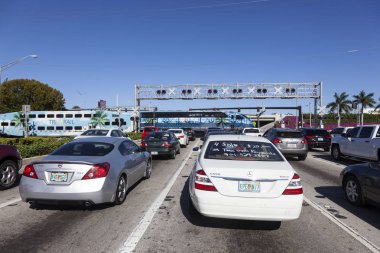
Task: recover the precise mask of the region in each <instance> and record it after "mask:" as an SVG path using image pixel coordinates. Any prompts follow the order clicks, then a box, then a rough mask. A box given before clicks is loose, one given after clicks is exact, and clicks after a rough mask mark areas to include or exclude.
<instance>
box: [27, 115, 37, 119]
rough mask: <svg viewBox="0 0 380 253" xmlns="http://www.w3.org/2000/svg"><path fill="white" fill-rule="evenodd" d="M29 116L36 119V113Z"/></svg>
mask: <svg viewBox="0 0 380 253" xmlns="http://www.w3.org/2000/svg"><path fill="white" fill-rule="evenodd" d="M28 117H29V119H34V118H36V115H35V114H29V115H28Z"/></svg>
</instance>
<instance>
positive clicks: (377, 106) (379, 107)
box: [375, 98, 380, 111]
mask: <svg viewBox="0 0 380 253" xmlns="http://www.w3.org/2000/svg"><path fill="white" fill-rule="evenodd" d="M377 109H380V98H379V103H378V104H377V105H376V107H375V111H377Z"/></svg>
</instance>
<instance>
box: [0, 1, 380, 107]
mask: <svg viewBox="0 0 380 253" xmlns="http://www.w3.org/2000/svg"><path fill="white" fill-rule="evenodd" d="M0 34H1V42H0V43H1V44H0V45H1V47H0V64H1V65H3V64H6V63H8V62H10V61H12V60H14V59H17V58H20V57H22V56H25V55H29V54H38V56H39V58H37V59H28V60H26V61H23V62H22V63H20V64H17V65H15V66H13V67H12V68H9V69H8V70H6V71H4V72H3V75H2V78H3V79H5V78H9V79H17V78H30V79H36V80H39V81H41V82H43V83H47V84H49V85H50V86H52V87H54V88H56V89H58V90H60V91H61V92H62V93H63V94H64V97H65V99H66V107H67V108H71V107H72V106H74V105H79V106H81V107H95V106H96V105H97V101H98V100H99V99H104V100H106V101H107V105H111V106H112V105H116V94H119V104H122V105H132V104H133V103H134V85H135V84H191V83H204V84H207V83H237V82H238V83H249V82H252V83H260V82H265V83H273V82H286V83H287V82H319V81H322V82H323V85H324V87H323V88H324V92H323V97H324V103H327V102H330V101H331V100H332V96H333V94H334V92H338V93H341V92H343V91H346V92H347V93H349V94H350V95H354V94H357V93H359V91H360V90H362V89H364V90H365V91H366V92H374V93H375V99H376V100H377V101H378V99H379V97H380V1H378V0H268V1H249V0H246V1H239V0H237V1H232V0H160V1H158V0H129V1H127V0H119V1H114V0H112V1H111V0H108V1H105V0H102V1H100V0H91V1H76V0H66V1H61V0H59V1H58V0H50V1H47V0H45V1H43V0H22V1H20V0H2V1H1V2H0ZM297 102H298V104H301V105H306V104H308V102H309V101H308V100H299V101H297ZM147 103H149V102H146V103H145V104H147ZM238 103H239V106H261V105H265V106H280V105H286V106H294V105H295V104H296V101H295V100H287V101H284V100H239V101H238ZM150 104H151V105H154V106H158V107H159V108H160V109H188V108H189V107H193V108H194V107H195V106H198V107H199V106H202V107H218V106H224V107H225V106H236V105H237V101H236V100H235V101H229V100H219V101H208V100H194V101H180V100H178V101H177V100H174V101H160V102H159V101H151V102H150ZM304 110H306V111H308V108H305V109H304Z"/></svg>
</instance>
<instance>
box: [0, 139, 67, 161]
mask: <svg viewBox="0 0 380 253" xmlns="http://www.w3.org/2000/svg"><path fill="white" fill-rule="evenodd" d="M71 140H72V138H69V137H59V138H57V137H27V138H22V137H21V138H0V144H9V145H14V146H16V147H17V148H18V150H19V151H20V153H21V155H22V157H23V158H28V157H33V156H40V155H47V154H50V153H51V152H53V151H54V150H55V149H57V148H58V147H60V146H61V145H63V144H65V143H67V142H69V141H71Z"/></svg>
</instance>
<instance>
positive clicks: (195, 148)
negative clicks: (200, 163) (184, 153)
mask: <svg viewBox="0 0 380 253" xmlns="http://www.w3.org/2000/svg"><path fill="white" fill-rule="evenodd" d="M193 151H194V152H198V153H199V152H201V147H194V148H193Z"/></svg>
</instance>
